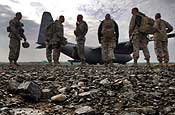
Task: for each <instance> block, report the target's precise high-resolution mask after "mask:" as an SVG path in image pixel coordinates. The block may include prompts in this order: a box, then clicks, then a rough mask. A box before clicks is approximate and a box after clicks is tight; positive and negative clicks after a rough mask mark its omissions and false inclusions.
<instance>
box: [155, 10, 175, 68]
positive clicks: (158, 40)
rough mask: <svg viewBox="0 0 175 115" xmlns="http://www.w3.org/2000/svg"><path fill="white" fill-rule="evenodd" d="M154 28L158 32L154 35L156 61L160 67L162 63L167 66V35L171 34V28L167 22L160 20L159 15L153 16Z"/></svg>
mask: <svg viewBox="0 0 175 115" xmlns="http://www.w3.org/2000/svg"><path fill="white" fill-rule="evenodd" d="M154 27H155V28H156V29H157V30H158V32H156V33H154V49H155V53H156V55H157V60H158V61H159V64H160V66H162V62H164V63H165V65H167V64H168V61H169V54H168V37H167V33H169V32H171V31H172V30H173V27H172V26H171V25H170V24H169V23H168V22H166V21H165V20H162V19H161V14H160V13H157V14H156V15H155V23H154Z"/></svg>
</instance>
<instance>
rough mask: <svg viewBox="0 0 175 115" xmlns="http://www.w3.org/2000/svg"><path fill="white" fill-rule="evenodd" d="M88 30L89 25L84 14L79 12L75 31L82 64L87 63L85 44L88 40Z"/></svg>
mask: <svg viewBox="0 0 175 115" xmlns="http://www.w3.org/2000/svg"><path fill="white" fill-rule="evenodd" d="M87 32H88V25H87V23H86V22H85V21H84V20H83V16H82V15H81V14H79V15H78V16H77V22H76V29H75V31H74V34H75V36H76V41H77V48H78V56H79V58H80V61H81V64H85V52H84V45H85V41H86V38H85V35H86V33H87Z"/></svg>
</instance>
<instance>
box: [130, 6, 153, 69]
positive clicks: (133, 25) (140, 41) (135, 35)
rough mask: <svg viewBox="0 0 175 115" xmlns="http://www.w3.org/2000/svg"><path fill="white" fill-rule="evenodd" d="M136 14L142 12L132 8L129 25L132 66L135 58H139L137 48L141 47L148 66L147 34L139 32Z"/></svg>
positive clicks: (135, 61) (135, 63)
mask: <svg viewBox="0 0 175 115" xmlns="http://www.w3.org/2000/svg"><path fill="white" fill-rule="evenodd" d="M137 15H143V16H145V15H144V14H143V13H141V12H139V10H138V8H133V9H132V18H131V21H130V25H129V38H130V41H131V43H132V45H133V50H134V51H133V59H134V66H136V65H137V60H138V58H139V49H142V51H143V54H144V56H145V60H146V62H147V65H148V66H150V62H149V60H150V54H149V50H148V47H147V45H148V39H147V34H145V33H141V32H139V23H141V20H140V21H139V20H138V18H137Z"/></svg>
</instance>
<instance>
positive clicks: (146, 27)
mask: <svg viewBox="0 0 175 115" xmlns="http://www.w3.org/2000/svg"><path fill="white" fill-rule="evenodd" d="M136 25H137V26H138V27H139V31H140V32H142V33H145V34H154V33H155V32H156V28H154V27H153V26H154V20H153V19H152V18H150V17H148V16H145V15H142V14H138V15H137V16H136Z"/></svg>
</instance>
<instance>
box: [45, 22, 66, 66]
mask: <svg viewBox="0 0 175 115" xmlns="http://www.w3.org/2000/svg"><path fill="white" fill-rule="evenodd" d="M49 26H50V27H49V29H48V30H46V31H47V35H46V57H47V60H48V62H49V63H51V62H52V50H53V61H54V63H55V64H57V63H59V57H60V49H61V40H62V39H63V37H64V28H63V24H62V23H61V22H60V21H59V20H56V21H55V22H53V23H51V25H49Z"/></svg>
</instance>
